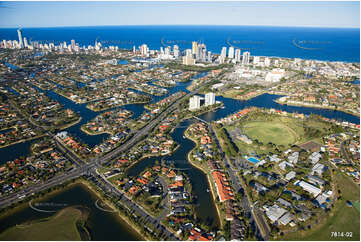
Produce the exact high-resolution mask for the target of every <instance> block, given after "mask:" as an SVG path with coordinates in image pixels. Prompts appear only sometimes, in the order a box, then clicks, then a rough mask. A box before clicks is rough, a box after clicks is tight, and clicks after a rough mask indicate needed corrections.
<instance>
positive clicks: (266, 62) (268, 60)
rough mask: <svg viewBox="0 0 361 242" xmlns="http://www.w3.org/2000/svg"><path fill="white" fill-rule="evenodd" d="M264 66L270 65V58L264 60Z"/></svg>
mask: <svg viewBox="0 0 361 242" xmlns="http://www.w3.org/2000/svg"><path fill="white" fill-rule="evenodd" d="M264 65H265V66H270V65H271V60H270V58H268V57H266V58H264Z"/></svg>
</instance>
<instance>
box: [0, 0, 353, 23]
mask: <svg viewBox="0 0 361 242" xmlns="http://www.w3.org/2000/svg"><path fill="white" fill-rule="evenodd" d="M0 16H1V17H0V28H1V27H6V28H8V27H19V26H20V27H57V26H98V25H271V26H310V27H357V28H359V27H360V3H359V2H0Z"/></svg>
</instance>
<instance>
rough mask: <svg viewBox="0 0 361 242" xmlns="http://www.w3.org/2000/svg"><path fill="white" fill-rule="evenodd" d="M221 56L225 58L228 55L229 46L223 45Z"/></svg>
mask: <svg viewBox="0 0 361 242" xmlns="http://www.w3.org/2000/svg"><path fill="white" fill-rule="evenodd" d="M221 56H222V57H223V59H225V58H226V57H227V47H222V51H221Z"/></svg>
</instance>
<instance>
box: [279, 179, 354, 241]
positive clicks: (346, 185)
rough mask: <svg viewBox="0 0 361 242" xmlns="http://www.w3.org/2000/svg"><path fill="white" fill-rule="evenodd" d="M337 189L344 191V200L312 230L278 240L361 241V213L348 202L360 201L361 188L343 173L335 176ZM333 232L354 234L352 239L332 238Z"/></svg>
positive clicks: (342, 194)
mask: <svg viewBox="0 0 361 242" xmlns="http://www.w3.org/2000/svg"><path fill="white" fill-rule="evenodd" d="M335 183H336V184H337V188H338V189H340V190H341V191H342V193H341V196H342V197H343V199H342V200H338V201H336V203H335V207H334V208H333V209H332V210H331V211H330V212H329V213H328V214H327V215H326V216H327V217H324V218H323V219H322V221H320V223H319V224H318V225H316V226H314V227H313V228H311V230H306V231H298V232H295V233H288V234H286V235H285V236H283V237H281V238H278V240H343V241H345V240H349V241H359V240H360V212H359V210H357V208H355V207H348V206H347V205H346V201H347V200H350V201H351V202H355V201H359V199H360V188H359V187H358V186H357V185H356V184H355V183H353V182H352V181H351V179H350V178H349V177H346V176H345V175H342V174H341V173H339V174H337V175H335ZM331 232H344V234H345V232H352V238H349V237H332V236H331Z"/></svg>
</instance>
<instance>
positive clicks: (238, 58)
mask: <svg viewBox="0 0 361 242" xmlns="http://www.w3.org/2000/svg"><path fill="white" fill-rule="evenodd" d="M234 59H235V60H236V62H241V49H236V53H235V55H234Z"/></svg>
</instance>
